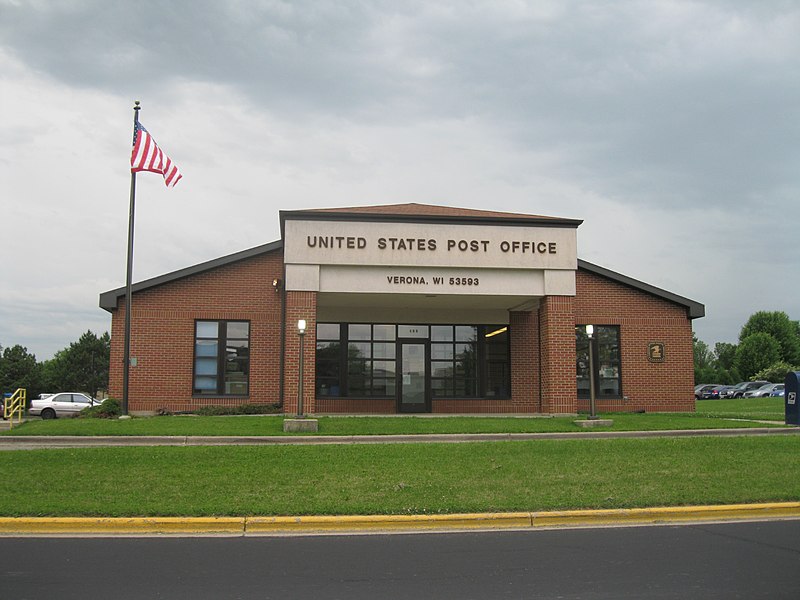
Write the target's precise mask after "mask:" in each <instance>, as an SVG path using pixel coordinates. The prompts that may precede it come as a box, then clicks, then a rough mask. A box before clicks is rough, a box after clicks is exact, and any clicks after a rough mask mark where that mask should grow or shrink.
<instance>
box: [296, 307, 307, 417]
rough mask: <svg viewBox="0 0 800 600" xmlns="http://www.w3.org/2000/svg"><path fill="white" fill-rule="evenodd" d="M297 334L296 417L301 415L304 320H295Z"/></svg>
mask: <svg viewBox="0 0 800 600" xmlns="http://www.w3.org/2000/svg"><path fill="white" fill-rule="evenodd" d="M297 335H298V336H300V363H299V365H298V367H299V368H298V372H297V417H298V418H302V417H303V416H304V415H303V339H304V338H305V336H306V320H305V319H300V320H299V321H297Z"/></svg>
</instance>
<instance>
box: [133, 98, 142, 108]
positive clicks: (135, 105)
mask: <svg viewBox="0 0 800 600" xmlns="http://www.w3.org/2000/svg"><path fill="white" fill-rule="evenodd" d="M140 108H141V106H139V101H138V100H134V101H133V110H139V109H140Z"/></svg>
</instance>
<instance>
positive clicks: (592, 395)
mask: <svg viewBox="0 0 800 600" xmlns="http://www.w3.org/2000/svg"><path fill="white" fill-rule="evenodd" d="M586 336H587V337H588V338H589V418H590V419H592V420H594V419H597V413H596V411H595V389H594V325H587V326H586ZM301 364H302V363H301Z"/></svg>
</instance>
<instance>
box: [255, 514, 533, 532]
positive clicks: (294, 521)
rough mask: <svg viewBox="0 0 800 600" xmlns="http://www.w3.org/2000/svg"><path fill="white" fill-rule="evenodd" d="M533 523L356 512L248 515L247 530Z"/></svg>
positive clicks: (496, 517)
mask: <svg viewBox="0 0 800 600" xmlns="http://www.w3.org/2000/svg"><path fill="white" fill-rule="evenodd" d="M530 526H531V514H530V513H527V512H524V513H470V514H454V515H355V516H308V517H248V519H247V523H246V525H245V528H246V533H282V532H287V533H288V532H293V531H294V532H300V531H302V532H315V531H319V532H327V531H367V530H372V531H398V530H416V531H419V530H432V529H504V528H520V527H530Z"/></svg>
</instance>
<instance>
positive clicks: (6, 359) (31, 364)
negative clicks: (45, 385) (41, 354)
mask: <svg viewBox="0 0 800 600" xmlns="http://www.w3.org/2000/svg"><path fill="white" fill-rule="evenodd" d="M18 388H24V389H25V390H27V393H28V397H29V398H31V397H33V396H34V395H35V394H39V393H40V391H41V369H40V367H39V364H38V363H37V362H36V356H34V355H33V354H29V353H28V349H27V348H25V347H23V346H20V345H19V344H17V345H16V346H12V347H10V348H5V349H4V350H3V353H2V360H0V393H13V392H15V391H16V390H17V389H18Z"/></svg>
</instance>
